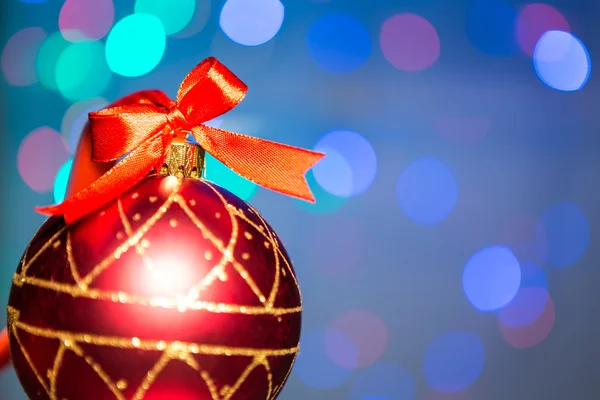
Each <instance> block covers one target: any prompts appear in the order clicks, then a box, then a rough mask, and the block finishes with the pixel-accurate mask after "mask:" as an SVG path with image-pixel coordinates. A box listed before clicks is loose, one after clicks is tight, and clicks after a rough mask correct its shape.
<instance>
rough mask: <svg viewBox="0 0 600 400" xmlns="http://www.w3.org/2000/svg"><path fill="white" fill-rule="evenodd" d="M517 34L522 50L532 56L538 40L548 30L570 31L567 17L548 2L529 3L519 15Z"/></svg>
mask: <svg viewBox="0 0 600 400" xmlns="http://www.w3.org/2000/svg"><path fill="white" fill-rule="evenodd" d="M515 26H516V36H517V41H518V43H519V46H520V47H521V50H523V52H525V54H527V55H529V56H530V57H531V56H533V51H534V49H535V46H536V44H537V42H538V41H539V40H540V38H541V37H542V35H543V34H544V33H546V32H548V31H553V30H557V31H565V32H570V29H571V27H570V26H569V23H568V22H567V20H566V18H565V17H564V16H563V15H562V14H561V13H560V12H559V11H558V10H557V9H555V8H554V7H552V6H549V5H548V4H543V3H535V4H528V5H526V6H525V7H523V8H522V9H521V11H520V12H519V15H518V17H517V23H516V25H515Z"/></svg>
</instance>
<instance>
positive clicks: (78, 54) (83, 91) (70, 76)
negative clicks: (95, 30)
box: [55, 42, 111, 101]
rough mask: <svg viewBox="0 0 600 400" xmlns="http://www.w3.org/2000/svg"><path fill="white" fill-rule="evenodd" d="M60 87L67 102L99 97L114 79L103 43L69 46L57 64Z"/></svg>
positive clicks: (81, 43) (58, 85) (84, 43)
mask: <svg viewBox="0 0 600 400" xmlns="http://www.w3.org/2000/svg"><path fill="white" fill-rule="evenodd" d="M55 73H56V78H55V79H56V86H57V88H58V90H59V92H60V93H61V94H62V95H63V96H64V97H65V98H67V99H69V100H73V101H78V100H85V99H89V98H92V97H94V96H97V95H99V94H100V93H102V92H103V91H104V89H106V87H107V86H108V84H109V83H110V79H111V72H110V70H109V69H108V64H107V63H106V58H105V56H104V45H103V44H102V43H101V42H79V43H72V44H71V45H69V46H68V47H67V48H66V49H65V50H64V51H63V52H62V53H61V55H60V57H59V58H58V61H57V63H56V72H55Z"/></svg>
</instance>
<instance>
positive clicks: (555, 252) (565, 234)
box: [537, 202, 590, 268]
mask: <svg viewBox="0 0 600 400" xmlns="http://www.w3.org/2000/svg"><path fill="white" fill-rule="evenodd" d="M537 236H538V237H540V238H544V239H545V240H546V241H547V243H548V254H547V256H546V257H547V261H548V263H549V264H550V265H552V266H553V267H556V268H565V267H568V266H571V265H572V264H574V263H576V262H577V261H579V259H580V258H581V257H583V255H584V254H585V252H586V250H587V248H588V246H589V244H590V223H589V222H588V219H587V217H586V216H585V214H584V212H583V211H582V210H581V208H579V206H578V205H577V204H575V203H571V202H561V203H557V204H555V205H553V206H552V207H550V208H548V209H547V210H546V211H545V212H544V213H543V214H542V216H541V218H540V222H539V225H538V229H537Z"/></svg>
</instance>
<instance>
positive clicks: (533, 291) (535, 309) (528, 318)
mask: <svg viewBox="0 0 600 400" xmlns="http://www.w3.org/2000/svg"><path fill="white" fill-rule="evenodd" d="M547 301H548V292H547V291H546V289H544V288H541V287H523V288H521V289H519V291H518V292H517V295H516V296H515V297H514V298H513V299H512V300H511V301H510V303H508V304H507V305H506V306H504V307H503V308H502V309H501V310H500V312H499V313H498V320H499V321H500V322H501V323H502V324H503V325H504V326H507V327H510V328H515V327H520V326H526V325H529V324H531V323H533V322H534V321H535V320H536V319H538V318H539V316H540V315H542V313H543V312H544V309H545V308H546V302H547Z"/></svg>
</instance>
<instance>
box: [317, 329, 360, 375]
mask: <svg viewBox="0 0 600 400" xmlns="http://www.w3.org/2000/svg"><path fill="white" fill-rule="evenodd" d="M325 354H327V357H329V359H330V360H331V361H333V362H334V363H335V364H336V365H339V366H340V367H344V368H346V369H349V370H353V369H355V368H356V366H357V363H358V350H357V349H356V345H355V344H354V342H353V341H352V340H351V339H350V338H349V337H348V336H347V335H345V334H344V333H343V332H340V331H337V330H333V329H328V330H326V331H325Z"/></svg>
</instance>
